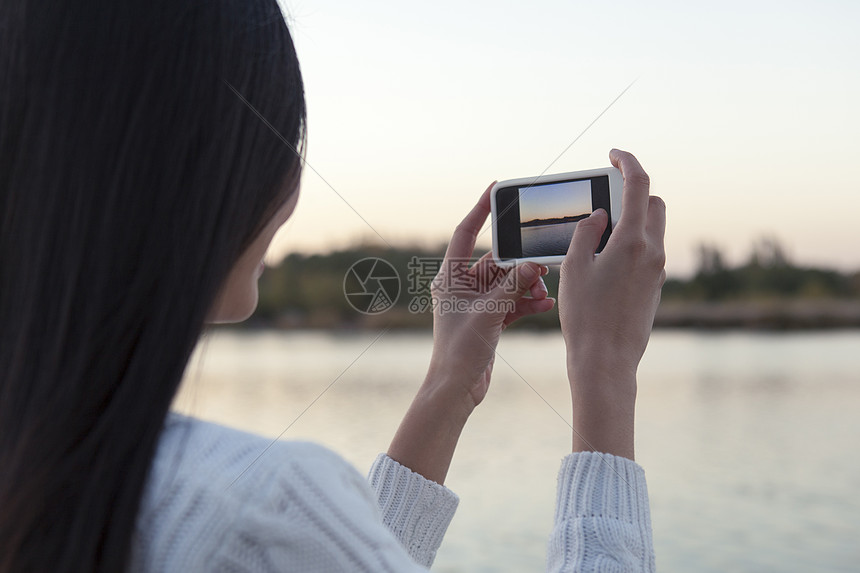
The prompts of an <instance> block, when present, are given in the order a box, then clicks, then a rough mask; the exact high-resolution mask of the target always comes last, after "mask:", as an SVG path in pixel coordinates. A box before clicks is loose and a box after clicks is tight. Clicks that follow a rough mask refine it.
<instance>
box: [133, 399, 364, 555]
mask: <svg viewBox="0 0 860 573" xmlns="http://www.w3.org/2000/svg"><path fill="white" fill-rule="evenodd" d="M366 520H369V521H375V520H378V509H377V506H376V503H375V500H374V498H373V495H372V493H371V490H370V488H369V486H368V485H367V482H366V480H365V479H364V477H363V476H362V475H361V474H359V472H358V471H357V470H356V469H355V468H353V467H352V466H351V465H350V464H349V463H348V462H347V461H346V460H344V459H343V458H342V457H341V456H339V455H338V454H336V453H335V452H333V451H331V450H329V449H327V448H325V447H323V446H321V445H319V444H314V443H311V442H299V441H281V440H273V439H269V438H265V437H262V436H258V435H255V434H251V433H248V432H244V431H241V430H237V429H233V428H229V427H226V426H222V425H220V424H215V423H212V422H207V421H203V420H199V419H195V418H190V417H187V416H183V415H179V414H175V413H172V414H170V415H169V416H168V418H167V420H166V422H165V426H164V431H163V433H162V436H161V440H160V443H159V446H158V450H157V453H156V455H155V458H154V459H153V463H152V466H151V470H150V475H149V478H148V483H147V486H146V489H145V491H144V495H143V497H142V500H141V508H140V511H139V514H138V522H137V531H136V537H135V550H134V553H133V555H134V556H133V565H134V566H133V567H132V570H133V571H156V570H174V569H176V570H179V568H185V569H188V568H189V567H190V568H193V567H195V566H202V565H204V564H205V565H206V566H207V567H209V566H211V564H212V560H213V559H216V560H218V561H223V560H228V561H230V560H233V559H236V560H239V561H242V562H245V561H247V560H248V559H252V560H253V559H263V560H264V561H266V560H268V558H269V557H270V556H271V554H272V552H274V553H276V554H279V555H281V554H283V552H284V551H286V552H288V553H289V552H290V551H293V549H291V547H292V548H295V547H296V546H297V544H298V545H299V546H300V545H301V544H302V540H304V541H309V540H310V541H313V539H312V538H313V536H314V534H313V533H312V531H313V530H314V529H315V528H316V527H323V528H334V529H337V528H338V524H339V523H343V522H344V521H358V522H363V521H366ZM285 544H286V545H285ZM291 556H292V555H291Z"/></svg>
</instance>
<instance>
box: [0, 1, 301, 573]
mask: <svg viewBox="0 0 860 573" xmlns="http://www.w3.org/2000/svg"><path fill="white" fill-rule="evenodd" d="M240 95H241V98H240V97H239V96H240ZM242 98H244V100H246V101H242ZM250 106H253V107H254V108H255V110H256V112H257V113H259V116H258V115H257V113H255V111H254V110H252V109H251V108H250ZM261 117H263V118H265V120H266V121H263V120H262V119H261ZM267 123H268V124H269V125H267ZM304 124H305V104H304V92H303V87H302V80H301V75H300V72H299V67H298V61H297V59H296V54H295V49H294V47H293V43H292V40H291V38H290V35H289V32H288V30H287V27H286V24H285V22H284V18H283V15H282V13H281V11H280V8H279V7H278V5H277V2H276V0H129V1H126V0H90V1H88V2H65V1H47V0H41V1H39V0H18V1H16V2H2V3H0V572H2V573H9V572H12V571H15V572H16V573H17V572H19V571H55V572H64V571H105V572H107V571H111V572H114V571H120V570H122V569H123V568H124V567H125V566H126V564H127V561H128V557H129V550H130V546H131V539H132V534H133V530H134V523H135V517H136V514H137V511H138V506H139V500H140V497H141V494H142V490H143V486H144V484H145V480H146V477H147V473H148V469H149V466H150V463H151V460H152V457H153V455H154V451H155V447H156V445H157V441H158V436H159V433H160V431H161V428H162V424H163V422H164V418H165V416H166V413H167V410H168V408H169V405H170V403H171V401H172V399H173V396H174V394H175V392H176V390H177V387H178V385H179V383H180V381H181V379H182V376H183V372H184V370H185V367H186V363H187V362H188V359H189V357H190V355H191V352H192V350H193V348H194V346H195V344H196V342H197V340H198V338H199V336H200V334H201V332H202V330H203V328H204V325H205V321H206V318H207V314H208V312H209V311H210V308H211V307H212V306H213V303H214V301H215V300H216V298H217V296H218V293H219V290H220V288H221V286H222V285H223V284H224V282H225V279H226V277H227V275H228V273H229V271H230V269H231V268H232V266H233V265H234V263H235V262H236V261H237V259H238V258H239V256H240V255H241V254H242V252H243V251H244V250H245V249H246V247H247V246H248V245H249V244H250V243H251V242H252V240H253V239H254V238H255V236H256V235H257V234H258V233H259V232H260V231H261V229H262V228H263V226H264V225H265V224H266V222H267V221H268V219H269V217H270V216H271V215H272V214H274V212H275V211H276V210H277V209H278V207H280V206H281V205H282V204H283V202H284V201H286V200H287V199H288V197H289V194H290V193H291V192H293V190H294V189H295V187H296V185H297V184H298V177H299V174H300V170H301V160H300V159H299V157H298V154H297V150H298V151H299V152H300V151H301V149H302V147H303V144H304V133H305V130H304ZM275 132H278V133H275ZM281 137H282V138H283V140H282V139H281Z"/></svg>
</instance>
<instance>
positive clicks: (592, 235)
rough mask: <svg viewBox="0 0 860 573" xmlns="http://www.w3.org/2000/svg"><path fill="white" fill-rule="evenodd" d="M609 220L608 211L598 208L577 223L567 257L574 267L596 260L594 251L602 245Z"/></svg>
mask: <svg viewBox="0 0 860 573" xmlns="http://www.w3.org/2000/svg"><path fill="white" fill-rule="evenodd" d="M608 222H609V216H608V215H607V214H606V211H604V210H603V209H598V210H597V211H595V212H593V213H592V214H591V215H589V216H588V217H586V218H585V219H582V220H581V221H579V222H578V223H577V224H576V229H574V231H573V238H571V240H570V247H568V249H567V256H566V257H565V258H566V259H568V260H569V261H571V263H572V264H573V266H574V267H581V266H582V265H585V264H588V263H590V262H591V261H593V260H594V253H595V251H597V247H599V246H600V239H601V237H603V232H604V231H605V230H606V224H607V223H608Z"/></svg>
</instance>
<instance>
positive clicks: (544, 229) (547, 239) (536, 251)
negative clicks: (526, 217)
mask: <svg viewBox="0 0 860 573" xmlns="http://www.w3.org/2000/svg"><path fill="white" fill-rule="evenodd" d="M574 229H576V221H573V222H571V223H556V224H555V225H536V226H534V227H521V228H520V237H521V239H522V247H523V256H524V257H546V256H549V255H563V254H565V253H566V252H567V248H568V246H570V239H571V238H572V237H573V231H574Z"/></svg>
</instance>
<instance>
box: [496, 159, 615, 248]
mask: <svg viewBox="0 0 860 573" xmlns="http://www.w3.org/2000/svg"><path fill="white" fill-rule="evenodd" d="M600 208H603V209H605V210H606V212H607V213H609V215H610V219H611V216H612V213H611V212H610V207H609V177H608V176H607V175H600V176H597V177H589V178H586V179H570V180H567V181H553V182H552V183H541V184H537V185H524V186H517V187H503V188H501V189H499V190H498V191H496V210H497V216H496V217H497V220H496V224H497V227H498V248H499V258H500V259H519V258H524V257H549V256H559V255H565V254H566V253H567V249H568V246H569V245H570V240H571V238H572V237H573V231H574V229H576V223H577V221H579V220H581V219H584V218H586V217H588V216H589V215H590V214H591V213H592V212H594V211H595V210H596V209H600ZM610 232H611V229H610V225H607V227H606V231H605V232H604V233H603V237H602V238H601V241H600V246H599V247H598V249H597V252H600V251H602V250H603V247H604V246H605V245H606V241H607V240H608V239H609V234H610Z"/></svg>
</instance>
